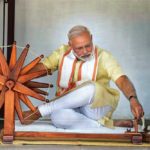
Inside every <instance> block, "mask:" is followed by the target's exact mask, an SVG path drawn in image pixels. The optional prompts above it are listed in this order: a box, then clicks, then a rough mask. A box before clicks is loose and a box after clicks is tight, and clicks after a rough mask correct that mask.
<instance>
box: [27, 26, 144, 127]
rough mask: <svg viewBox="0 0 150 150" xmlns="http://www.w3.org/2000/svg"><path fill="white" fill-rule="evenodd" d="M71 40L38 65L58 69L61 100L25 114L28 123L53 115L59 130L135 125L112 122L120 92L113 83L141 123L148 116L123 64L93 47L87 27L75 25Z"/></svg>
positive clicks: (70, 32) (53, 120)
mask: <svg viewBox="0 0 150 150" xmlns="http://www.w3.org/2000/svg"><path fill="white" fill-rule="evenodd" d="M68 39H69V42H68V45H63V46H61V47H60V48H59V49H58V50H56V51H54V52H53V53H52V54H51V55H50V56H48V57H47V58H45V59H44V61H43V62H42V63H39V64H38V66H37V67H46V68H47V69H48V70H51V72H53V71H55V70H58V79H57V86H58V87H57V92H56V95H57V97H56V98H55V99H54V100H52V101H51V102H49V103H46V104H44V105H40V106H38V107H37V110H36V111H35V112H31V111H26V112H24V117H25V119H24V120H25V122H24V123H25V124H30V123H32V122H33V121H34V120H37V119H39V118H40V117H43V116H46V115H50V118H51V120H52V123H53V124H54V125H55V126H56V127H59V128H67V129H73V128H85V127H87V126H88V127H89V128H93V127H94V128H95V127H96V128H97V127H100V126H101V125H102V126H106V127H110V128H112V127H113V126H132V122H130V121H129V120H126V121H112V120H111V116H112V113H113V112H114V110H115V109H116V107H117V104H118V100H119V92H118V91H117V90H115V89H113V88H111V87H110V86H109V81H110V80H113V81H114V82H115V83H116V85H117V86H118V87H119V89H120V90H121V91H122V92H123V93H124V95H125V96H126V97H127V99H128V100H129V103H130V106H131V111H132V113H133V115H134V117H135V118H136V119H138V120H139V119H140V118H141V117H142V116H143V114H144V112H143V108H142V106H141V104H140V102H139V101H138V98H137V94H136V91H135V88H134V86H133V84H132V83H131V81H130V80H129V78H128V77H127V75H125V74H124V73H123V71H122V69H121V67H120V65H119V64H118V63H117V61H116V60H115V59H114V58H113V56H112V55H111V54H110V53H109V52H107V51H105V50H103V49H101V48H98V47H97V46H95V45H94V44H93V41H92V35H91V33H90V31H89V29H88V28H87V27H85V26H81V25H78V26H74V27H73V28H72V29H71V30H70V31H69V33H68ZM35 69H36V68H35Z"/></svg>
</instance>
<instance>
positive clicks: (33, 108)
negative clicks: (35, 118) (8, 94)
mask: <svg viewBox="0 0 150 150" xmlns="http://www.w3.org/2000/svg"><path fill="white" fill-rule="evenodd" d="M19 98H20V99H21V100H22V102H23V103H24V104H25V105H26V106H27V107H28V108H29V109H31V110H32V111H33V112H34V111H35V110H36V108H35V107H34V105H33V104H32V103H31V101H30V100H29V98H28V97H27V96H26V95H24V94H19Z"/></svg>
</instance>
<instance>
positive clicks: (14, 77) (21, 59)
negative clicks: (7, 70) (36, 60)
mask: <svg viewBox="0 0 150 150" xmlns="http://www.w3.org/2000/svg"><path fill="white" fill-rule="evenodd" d="M28 50H29V45H27V46H26V48H24V50H23V52H22V53H21V55H20V57H19V58H18V60H17V62H16V65H15V66H14V68H13V70H12V72H11V74H10V79H12V80H14V81H16V80H17V79H18V76H19V73H20V71H21V68H22V66H23V64H24V61H25V58H26V56H27V53H28Z"/></svg>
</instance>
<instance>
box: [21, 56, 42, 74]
mask: <svg viewBox="0 0 150 150" xmlns="http://www.w3.org/2000/svg"><path fill="white" fill-rule="evenodd" d="M43 57H44V55H41V56H39V57H37V58H36V59H34V60H33V61H32V62H31V63H29V64H28V65H26V66H25V67H24V68H23V69H22V70H21V72H20V75H23V74H26V73H27V72H28V71H30V70H31V69H32V68H34V67H35V66H36V65H37V64H38V63H39V62H40V61H41V59H42V58H43Z"/></svg>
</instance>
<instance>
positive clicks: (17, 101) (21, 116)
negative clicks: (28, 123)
mask: <svg viewBox="0 0 150 150" xmlns="http://www.w3.org/2000/svg"><path fill="white" fill-rule="evenodd" d="M15 110H16V112H17V115H18V117H19V120H20V121H21V123H23V120H24V118H23V114H22V108H21V104H20V100H19V97H18V93H17V92H15Z"/></svg>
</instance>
